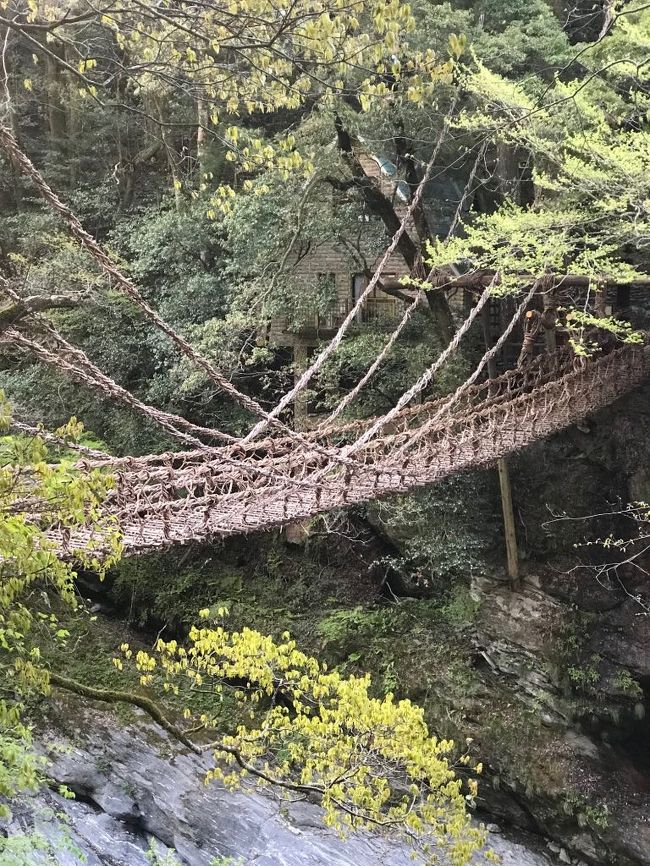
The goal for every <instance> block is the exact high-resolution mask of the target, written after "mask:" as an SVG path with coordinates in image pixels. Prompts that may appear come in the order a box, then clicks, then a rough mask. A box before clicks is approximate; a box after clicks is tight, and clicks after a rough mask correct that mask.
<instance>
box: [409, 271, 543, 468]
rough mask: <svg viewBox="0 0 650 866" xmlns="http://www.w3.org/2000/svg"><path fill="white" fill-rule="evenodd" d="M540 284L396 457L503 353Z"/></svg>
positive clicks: (532, 289)
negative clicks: (507, 341)
mask: <svg viewBox="0 0 650 866" xmlns="http://www.w3.org/2000/svg"><path fill="white" fill-rule="evenodd" d="M540 282H541V281H540V280H535V282H534V283H533V285H532V286H531V288H530V290H529V291H528V293H527V294H526V296H525V297H524V299H523V301H522V302H521V303H520V304H519V306H518V307H517V309H516V310H515V312H514V315H513V316H512V318H511V319H510V322H509V323H508V326H507V327H506V329H505V331H504V332H503V333H502V334H501V336H500V337H499V339H498V340H497V341H496V343H495V344H494V346H492V348H491V349H489V350H488V351H487V352H486V353H485V354H484V355H483V357H482V358H481V360H480V361H479V362H478V364H477V365H476V369H475V370H474V372H473V373H472V375H471V376H469V378H467V379H466V380H465V381H464V382H463V384H462V385H460V386H459V387H458V388H457V389H456V390H455V391H454V393H453V394H452V395H451V397H450V398H449V400H448V401H447V403H446V404H445V405H444V406H443V407H442V408H441V409H439V410H438V412H436V414H435V415H434V416H433V417H432V418H430V419H429V421H427V422H426V423H425V424H423V425H422V426H421V427H418V428H417V430H415V431H414V432H413V436H412V437H411V438H410V440H409V441H408V442H407V443H406V445H403V446H402V447H401V448H400V449H399V450H398V451H396V452H395V455H394V456H395V457H399V456H401V455H402V454H403V453H404V452H405V451H407V450H408V449H409V448H410V447H411V446H412V445H414V444H415V443H416V442H419V441H420V439H422V437H423V436H426V434H427V433H428V432H429V430H430V429H431V428H432V427H433V426H434V424H435V423H436V422H437V421H439V420H440V418H441V417H442V416H443V415H444V414H445V413H447V412H448V411H449V409H450V407H451V406H453V405H454V403H456V402H457V401H458V400H459V399H460V397H462V395H463V394H464V393H465V392H466V391H467V389H468V388H470V387H471V386H472V385H473V384H474V382H476V380H477V379H478V377H479V376H480V375H481V373H482V371H483V369H484V368H485V367H486V366H487V364H488V363H489V361H491V360H492V358H495V357H496V355H497V354H498V353H499V352H500V351H501V349H502V348H503V346H504V344H505V342H506V340H507V339H508V337H509V336H510V334H511V333H512V332H513V330H514V329H515V327H516V325H517V323H518V322H519V319H520V318H521V317H522V315H523V313H524V311H525V309H526V307H527V306H528V304H529V303H530V302H531V301H532V299H533V297H534V295H535V293H536V292H537V291H538V289H539V286H540Z"/></svg>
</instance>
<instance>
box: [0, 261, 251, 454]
mask: <svg viewBox="0 0 650 866" xmlns="http://www.w3.org/2000/svg"><path fill="white" fill-rule="evenodd" d="M0 285H2V289H3V291H4V292H6V294H8V295H9V296H10V297H11V298H12V299H13V300H14V301H16V303H22V304H26V305H27V308H28V309H30V307H29V304H28V303H27V302H26V301H25V299H23V298H21V297H20V295H18V293H17V292H15V291H14V290H13V289H12V288H11V286H10V285H9V284H8V283H7V281H6V280H5V279H4V278H3V277H0ZM32 318H33V319H34V321H36V322H38V323H39V325H40V326H41V327H42V328H43V329H44V330H45V331H46V332H47V333H48V334H50V336H52V337H53V338H54V339H55V340H56V342H57V343H58V344H59V345H61V346H62V347H63V348H64V349H65V350H66V352H67V353H68V354H69V355H70V356H72V358H73V359H74V360H73V361H70V360H69V361H68V365H67V366H65V367H64V366H63V365H62V364H60V363H59V361H58V356H57V355H55V354H54V353H52V354H51V355H50V356H48V358H46V357H45V356H43V357H41V360H42V361H45V362H46V363H48V364H50V365H51V366H55V367H60V368H62V369H64V370H65V371H66V372H67V373H71V374H72V368H73V367H75V366H76V367H77V368H78V369H77V373H76V376H77V378H79V377H81V378H82V381H83V382H84V384H86V385H90V386H91V387H94V388H97V389H99V390H100V391H102V392H103V393H104V394H105V395H106V396H107V397H108V398H109V399H111V400H114V401H117V402H121V403H124V404H126V405H127V406H129V407H130V408H131V409H135V410H137V411H138V412H141V413H142V414H143V415H145V416H146V417H147V418H149V420H150V421H153V422H154V423H155V424H158V425H160V426H163V427H164V429H165V431H166V432H167V433H168V434H169V435H170V436H174V438H176V439H180V440H181V441H182V442H188V441H190V440H188V439H187V438H186V436H185V435H183V434H182V433H180V431H178V433H180V435H177V434H176V433H174V432H173V428H176V427H180V428H181V429H182V430H185V431H187V432H189V433H197V434H200V435H203V436H211V437H213V438H219V439H222V440H223V439H225V440H226V441H234V436H226V435H225V434H223V433H220V432H219V431H218V430H214V429H213V428H211V427H201V426H199V425H197V424H192V422H191V421H188V420H187V419H185V418H183V417H182V416H181V415H175V414H174V413H172V412H165V411H163V410H162V409H157V408H156V407H155V406H151V405H149V404H148V403H144V402H143V401H142V400H139V399H138V398H137V397H135V396H134V395H133V394H131V392H130V391H128V390H127V389H126V388H123V387H122V386H121V385H118V383H117V382H116V381H115V380H114V379H111V377H110V376H108V375H107V374H106V373H104V372H103V371H102V370H100V368H99V367H97V366H96V365H95V364H93V362H92V361H91V360H90V358H89V357H88V356H87V355H86V353H85V352H84V351H83V350H82V349H80V348H79V347H78V346H73V345H72V344H71V343H69V342H68V341H67V340H66V339H65V337H64V336H63V334H61V332H60V331H59V330H58V329H57V328H55V327H54V325H53V324H52V322H51V321H50V320H49V319H47V318H46V317H45V316H43V315H41V314H39V313H33V316H32ZM84 374H85V375H84ZM163 422H167V423H163ZM196 443H199V446H198V447H204V448H207V447H208V446H207V445H201V440H199V439H197V440H196V442H195V443H194V444H196Z"/></svg>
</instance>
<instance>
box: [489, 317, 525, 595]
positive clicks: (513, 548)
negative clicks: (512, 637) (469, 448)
mask: <svg viewBox="0 0 650 866" xmlns="http://www.w3.org/2000/svg"><path fill="white" fill-rule="evenodd" d="M489 306H490V305H489V304H486V305H485V306H484V307H483V310H482V311H481V323H482V325H483V339H484V341H485V348H486V349H490V348H491V347H492V336H491V334H490V311H489ZM497 375H498V371H497V365H496V361H495V360H494V358H491V359H490V360H489V361H488V376H489V377H490V379H496V377H497ZM497 469H498V471H499V490H500V492H501V510H502V512H503V529H504V533H505V538H506V556H507V561H508V577H509V578H510V587H511V588H512V589H517V588H518V586H519V577H520V573H519V551H518V550H517V532H516V529H515V513H514V509H513V507H512V486H511V484H510V468H509V466H508V460H507V458H506V457H500V458H499V459H498V460H497Z"/></svg>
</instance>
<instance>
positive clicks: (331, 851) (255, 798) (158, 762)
mask: <svg viewBox="0 0 650 866" xmlns="http://www.w3.org/2000/svg"><path fill="white" fill-rule="evenodd" d="M75 718H77V719H78V718H79V717H78V716H77V715H76V714H75ZM42 742H43V744H44V748H45V750H46V751H47V752H48V754H49V756H50V758H51V759H52V761H53V763H52V767H51V771H50V772H51V775H52V776H53V778H54V779H55V780H56V781H57V782H59V783H62V784H66V785H68V786H69V787H70V788H71V789H72V790H73V791H74V792H75V793H76V795H77V799H76V800H66V799H64V798H62V797H60V796H59V795H58V794H55V793H53V792H45V793H42V794H40V795H38V797H33V798H27V799H25V800H23V801H22V802H20V803H16V804H14V806H13V817H12V820H11V822H10V823H9V825H8V827H7V829H8V832H9V834H10V835H16V834H19V833H24V832H26V831H28V830H30V829H36V830H38V831H40V832H41V833H42V834H43V835H44V836H45V837H46V838H48V839H49V840H50V841H52V842H59V843H61V844H62V848H61V851H60V853H59V854H58V855H57V862H58V864H59V866H80V864H81V863H82V862H85V864H86V866H149V861H148V860H147V859H146V851H147V849H148V847H149V845H150V843H151V842H152V841H153V843H154V844H155V845H156V846H157V848H158V851H159V853H160V854H161V855H164V854H166V853H167V852H170V851H173V852H175V854H176V856H177V857H178V859H179V860H180V862H181V863H182V864H183V866H210V864H211V862H212V860H213V858H218V857H222V858H223V857H225V858H227V857H232V858H234V861H233V862H234V863H237V864H239V863H241V864H242V866H248V864H251V866H252V864H254V866H410V864H412V863H413V860H412V859H411V856H410V851H409V850H407V849H406V847H404V846H403V845H401V844H398V843H391V841H390V840H385V839H379V838H376V837H371V836H366V835H361V834H358V835H354V836H351V837H349V838H347V839H345V840H342V839H340V838H339V837H338V836H337V835H336V834H335V833H333V832H331V831H328V830H327V829H325V828H324V827H323V825H322V823H321V814H320V809H319V808H318V806H315V805H312V804H310V803H306V802H300V803H293V804H286V803H283V804H282V805H280V804H279V803H278V802H277V801H276V800H275V799H274V798H272V797H270V796H267V795H265V794H263V793H261V792H259V791H254V792H251V793H245V792H241V791H237V792H232V791H227V790H225V789H224V788H223V787H221V786H220V785H218V784H216V783H212V784H210V785H208V786H206V785H204V783H203V774H204V772H205V769H206V768H207V766H208V761H209V759H208V758H206V759H202V758H199V757H197V756H195V755H187V754H179V753H178V752H177V750H176V748H175V746H173V745H172V744H171V742H170V741H169V740H168V739H167V738H166V737H161V736H159V735H158V733H157V731H153V730H152V728H151V726H150V725H148V724H146V723H144V721H143V720H141V719H136V720H135V721H134V722H133V723H131V724H128V725H124V724H123V723H116V720H115V718H114V717H112V716H110V715H108V714H104V713H102V712H98V711H87V712H86V715H85V718H84V719H83V729H82V730H80V731H75V732H74V734H72V732H71V733H70V735H67V736H62V735H61V734H58V733H55V732H53V731H50V733H49V734H47V735H46V736H44V737H43V738H42ZM63 816H65V817H63ZM66 822H67V823H66ZM68 837H69V840H70V841H71V842H72V843H73V844H72V847H70V846H68V848H67V849H66V847H65V844H64V843H65V841H66V838H68ZM75 846H76V847H77V848H78V849H79V850H80V851H82V852H83V853H84V855H85V861H82V860H81V859H80V857H79V856H78V855H79V852H78V851H75V850H74V847H75ZM490 847H491V848H492V850H494V851H495V852H496V853H498V854H499V855H500V856H501V858H502V863H503V864H504V866H549V863H550V862H551V861H549V859H548V858H547V856H546V855H544V854H542V853H537V852H534V851H532V850H530V849H528V848H527V847H524V846H523V845H520V844H518V843H516V842H512V841H509V840H508V839H507V838H505V837H504V836H502V835H498V836H497V835H495V836H492V837H491V839H490Z"/></svg>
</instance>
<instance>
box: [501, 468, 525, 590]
mask: <svg viewBox="0 0 650 866" xmlns="http://www.w3.org/2000/svg"><path fill="white" fill-rule="evenodd" d="M497 468H498V470H499V489H500V490H501V509H502V511H503V528H504V532H505V536H506V555H507V558H508V577H509V578H510V586H511V588H512V589H517V587H518V586H519V577H520V575H519V551H518V550H517V532H516V530H515V513H514V510H513V507H512V487H511V485H510V469H509V467H508V461H507V459H506V458H505V457H500V458H499V460H498V461H497Z"/></svg>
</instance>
